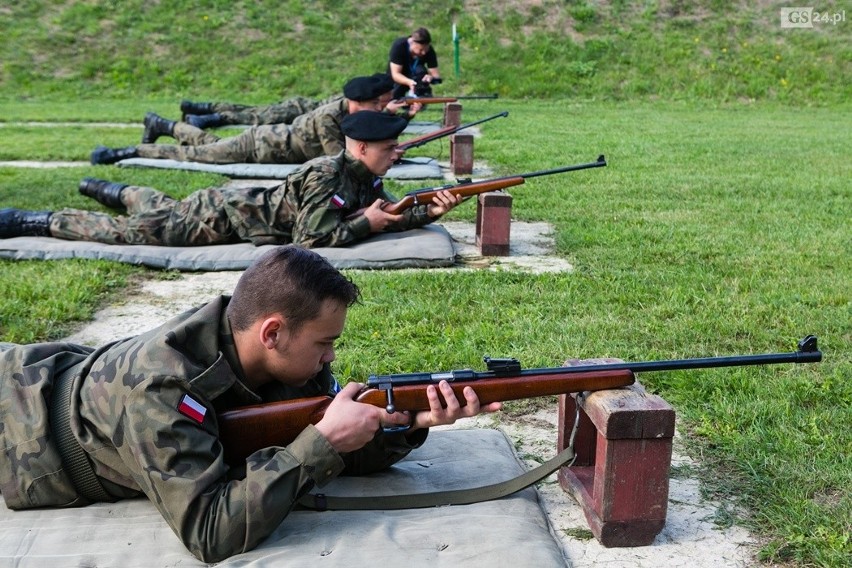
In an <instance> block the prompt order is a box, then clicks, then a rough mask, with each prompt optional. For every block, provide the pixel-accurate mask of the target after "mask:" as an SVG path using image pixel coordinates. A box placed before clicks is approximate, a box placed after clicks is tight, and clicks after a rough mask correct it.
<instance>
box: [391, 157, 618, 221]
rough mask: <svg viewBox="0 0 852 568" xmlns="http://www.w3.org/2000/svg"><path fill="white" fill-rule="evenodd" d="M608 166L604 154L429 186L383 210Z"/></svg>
mask: <svg viewBox="0 0 852 568" xmlns="http://www.w3.org/2000/svg"><path fill="white" fill-rule="evenodd" d="M603 166H606V158H605V157H604V156H603V155H600V156H598V159H597V161H595V162H590V163H588V164H577V165H575V166H563V167H561V168H554V169H551V170H542V171H538V172H531V173H527V174H518V175H514V176H506V177H501V178H494V179H487V180H483V181H477V182H467V183H460V184H456V185H441V186H437V187H427V188H423V189H417V190H415V191H411V192H408V193H406V194H405V195H403V196H402V199H400V200H399V201H396V202H394V203H386V204H385V205H384V206H383V207H382V210H383V211H385V212H387V213H391V214H393V215H398V214H400V213H402V212H403V211H405V210H406V209H410V208H411V207H414V206H415V205H428V204H429V203H432V199H433V198H434V197H435V196H436V195H437V194H438V192H441V191H449V192H450V193H452V194H453V195H460V196H462V197H470V196H472V195H479V194H480V193H487V192H489V191H497V190H500V189H506V188H507V187H512V186H515V185H521V184H522V183H524V181H525V180H526V179H527V178H531V177H538V176H545V175H552V174H558V173H564V172H574V171H577V170H585V169H588V168H600V167H603Z"/></svg>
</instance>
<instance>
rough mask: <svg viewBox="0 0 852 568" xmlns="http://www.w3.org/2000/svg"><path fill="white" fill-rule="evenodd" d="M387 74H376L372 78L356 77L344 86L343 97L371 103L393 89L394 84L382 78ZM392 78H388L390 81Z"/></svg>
mask: <svg viewBox="0 0 852 568" xmlns="http://www.w3.org/2000/svg"><path fill="white" fill-rule="evenodd" d="M381 75H386V74H385V73H376V74H375V75H372V76H370V77H355V78H354V79H350V80H349V81H347V83H346V84H345V85H343V96H344V97H346V98H347V99H349V100H350V101H359V102H360V101H371V100H373V99H377V98H379V97H380V96H382V95H383V94H385V93H387V92H388V91H390V90H391V89H393V82H392V81H391V82H390V83H388V81H387V80H385V79H383V78H381V77H380V76H381ZM389 78H390V77H388V79H389Z"/></svg>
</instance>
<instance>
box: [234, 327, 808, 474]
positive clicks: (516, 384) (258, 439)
mask: <svg viewBox="0 0 852 568" xmlns="http://www.w3.org/2000/svg"><path fill="white" fill-rule="evenodd" d="M821 360H822V353H821V352H820V351H819V350H818V349H817V338H816V337H815V336H813V335H809V336H807V337H805V338H804V339H802V340H801V341H800V342H799V344H798V350H797V351H795V352H791V353H770V354H765V355H739V356H733V357H705V358H699V359H675V360H668V361H646V362H638V363H608V364H603V365H580V366H569V367H552V368H541V369H522V368H521V364H520V363H519V362H518V360H517V359H513V358H512V359H493V358H491V357H484V358H483V361H484V362H485V364H486V367H487V369H488V370H487V371H473V370H471V369H462V370H456V371H447V372H440V373H402V374H394V375H370V377H369V378H368V379H367V385H366V386H365V388H364V389H363V390H362V391H361V393H360V394H359V395H358V396H357V397H356V400H357V401H358V402H362V403H364V404H372V405H373V406H378V407H382V408H385V409H386V410H387V411H388V412H396V411H411V412H418V411H422V410H429V400H428V399H427V397H426V387H427V385H430V384H437V383H439V382H440V381H447V382H448V383H449V384H450V385H451V386H452V388H453V392H454V393H455V394H456V397H457V398H458V399H459V403H460V404H462V405H464V404H465V398H464V394H463V391H464V388H465V387H468V386H469V387H472V388H473V389H474V390H475V391H476V394H477V396H478V397H479V401H480V403H482V404H489V403H491V402H502V401H507V400H518V399H523V398H534V397H539V396H550V395H556V394H565V393H569V392H581V391H589V390H603V389H612V388H617V387H622V386H627V385H630V384H632V383H633V382H634V377H633V373H634V372H650V371H669V370H675V369H703V368H708V367H732V366H746V365H769V364H775V363H815V362H818V361H821ZM439 396H440V394H439ZM331 400H332V399H331V397H327V396H316V397H309V398H300V399H294V400H286V401H279V402H270V403H266V404H258V405H253V406H246V407H242V408H236V409H233V410H228V411H225V412H221V413H219V414H218V422H219V439H220V441H221V443H222V446H223V449H224V454H225V461H227V462H228V463H231V464H239V463H242V462H244V461H245V459H246V458H247V457H248V456H249V455H251V454H252V453H254V452H256V451H257V450H260V449H263V448H268V447H273V446H286V445H287V444H289V443H290V442H292V441H293V440H295V439H296V437H297V436H298V435H299V434H300V433H301V432H302V430H304V429H305V428H307V426H308V425H309V424H316V423H317V422H319V421H320V420H321V419H322V417H323V414H324V413H325V410H326V408H328V405H329V404H331Z"/></svg>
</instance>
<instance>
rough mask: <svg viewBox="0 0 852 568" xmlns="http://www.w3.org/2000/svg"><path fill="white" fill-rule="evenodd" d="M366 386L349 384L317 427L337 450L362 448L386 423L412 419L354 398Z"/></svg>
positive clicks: (405, 421)
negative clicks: (389, 412)
mask: <svg viewBox="0 0 852 568" xmlns="http://www.w3.org/2000/svg"><path fill="white" fill-rule="evenodd" d="M363 387H364V385H361V384H358V383H354V382H353V383H348V384H347V385H346V386H345V387H343V390H341V391H340V392H339V393H337V395H336V396H335V397H334V399H333V400H332V401H331V404H329V405H328V408H327V409H326V410H325V414H323V417H322V420H320V421H319V422H317V424H316V428H317V430H319V431H320V434H322V435H323V436H325V439H326V440H328V443H329V444H331V446H332V447H333V448H334V449H335V451H337V452H341V453H342V452H353V451H355V450H359V449H361V448H363V447H364V446H365V445H366V444H367V443H368V442H369V441H370V440H372V439H373V437H374V436H375V435H376V432H378V430H379V429H380V428H382V427H386V426H404V425H406V424H408V422H409V420H410V418H409V417H408V416H406V415H405V414H403V413H401V412H396V413H394V414H388V413H387V411H386V410H384V409H383V408H379V407H378V406H373V405H371V404H364V403H361V402H357V401H355V397H356V396H358V393H360V392H361V390H362V389H363Z"/></svg>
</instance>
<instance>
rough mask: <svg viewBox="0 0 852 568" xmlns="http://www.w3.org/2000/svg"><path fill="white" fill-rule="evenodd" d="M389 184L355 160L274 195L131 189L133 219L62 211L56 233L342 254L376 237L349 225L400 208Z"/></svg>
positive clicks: (325, 166) (420, 221) (411, 213)
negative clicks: (381, 208)
mask: <svg viewBox="0 0 852 568" xmlns="http://www.w3.org/2000/svg"><path fill="white" fill-rule="evenodd" d="M377 181H381V180H380V179H379V178H377V177H376V176H375V175H373V174H372V173H371V172H370V171H369V170H368V169H367V168H366V166H364V164H363V163H362V162H360V161H359V160H357V159H356V158H355V157H353V156H352V155H351V154H349V153H348V152H346V151H345V150H344V151H343V152H340V153H339V154H338V155H336V156H323V157H321V158H317V159H315V160H311V161H310V162H308V163H306V164H304V165H303V166H302V167H300V168H299V169H297V170H296V171H294V172H293V173H291V174H290V175H289V176H287V179H286V180H285V181H284V183H282V184H281V185H277V186H274V187H271V188H265V187H253V188H239V189H232V188H209V189H203V190H200V191H196V192H195V193H193V194H191V195H190V196H189V197H187V198H186V199H183V200H181V201H176V200H174V199H172V198H170V197H168V196H167V195H165V194H163V193H162V192H160V191H157V190H156V189H152V188H149V187H137V186H128V187H126V188H125V189H124V190H123V191H122V194H121V199H122V202H123V203H124V204H125V206H126V207H127V210H128V213H130V215H129V216H120V217H113V216H112V215H109V214H106V213H97V212H94V211H81V210H77V209H62V210H60V211H56V212H55V213H53V215H52V217H51V220H50V233H51V235H52V236H54V237H57V238H60V239H69V240H88V241H97V242H102V243H110V244H152V245H164V246H196V245H211V244H225V243H236V242H241V241H250V242H252V243H254V244H255V245H266V244H287V243H295V244H299V245H302V246H305V247H311V248H313V247H334V246H343V245H347V244H350V243H352V242H354V241H356V240H359V239H363V238H365V237H367V236H369V235H370V224H369V221H368V220H367V218H366V217H364V216H363V215H358V216H355V217H353V218H347V217H349V216H351V215H352V214H353V213H355V212H356V211H357V210H359V209H362V208H364V207H368V206H369V205H370V204H371V203H373V202H374V201H375V200H376V199H379V198H381V199H384V200H388V201H393V197H392V196H390V195H389V194H387V193H386V192H384V190H383V188H382V187H381V184H378V185H377V184H376V182H377ZM426 208H427V206H426V205H417V206H415V207H412V208H411V209H408V210H406V211H405V212H404V213H403V219H402V221H400V222H398V223H395V224H393V225H391V226H389V227H388V228H387V229H385V230H386V231H404V230H407V229H413V228H416V227H421V226H423V225H426V224H428V223H431V222H432V221H433V219H432V218H431V217H429V215H427V213H426Z"/></svg>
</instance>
